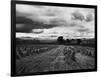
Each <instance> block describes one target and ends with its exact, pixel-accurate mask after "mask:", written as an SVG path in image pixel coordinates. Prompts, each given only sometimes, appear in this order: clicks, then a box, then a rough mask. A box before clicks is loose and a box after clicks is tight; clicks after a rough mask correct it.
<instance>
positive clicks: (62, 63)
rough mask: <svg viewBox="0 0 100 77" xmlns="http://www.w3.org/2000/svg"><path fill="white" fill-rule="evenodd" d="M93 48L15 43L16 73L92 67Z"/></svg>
mask: <svg viewBox="0 0 100 77" xmlns="http://www.w3.org/2000/svg"><path fill="white" fill-rule="evenodd" d="M94 67H95V49H94V48H92V47H87V46H77V45H76V46H75V45H17V46H16V73H17V74H24V73H25V74H26V73H35V72H48V71H68V70H78V69H94Z"/></svg>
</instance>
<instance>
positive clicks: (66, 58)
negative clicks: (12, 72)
mask: <svg viewBox="0 0 100 77" xmlns="http://www.w3.org/2000/svg"><path fill="white" fill-rule="evenodd" d="M94 19H95V10H94V9H92V8H78V7H60V6H59V7H58V6H43V5H41V6H40V5H26V4H16V73H17V74H29V73H33V74H35V73H38V72H50V71H70V70H82V69H94V68H95V20H94Z"/></svg>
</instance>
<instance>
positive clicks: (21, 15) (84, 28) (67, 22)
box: [16, 4, 95, 39]
mask: <svg viewBox="0 0 100 77" xmlns="http://www.w3.org/2000/svg"><path fill="white" fill-rule="evenodd" d="M94 28H95V12H94V9H93V8H76V7H59V6H43V5H26V4H16V37H17V38H22V37H30V38H40V39H57V38H58V37H59V36H63V37H64V38H65V39H67V38H73V39H74V38H94V35H95V33H94V32H95V31H94V30H95V29H94Z"/></svg>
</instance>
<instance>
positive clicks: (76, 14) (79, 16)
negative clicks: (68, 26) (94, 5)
mask: <svg viewBox="0 0 100 77" xmlns="http://www.w3.org/2000/svg"><path fill="white" fill-rule="evenodd" d="M72 17H73V19H74V20H80V21H82V20H84V19H85V18H84V15H83V14H82V13H80V12H79V11H75V12H74V13H72Z"/></svg>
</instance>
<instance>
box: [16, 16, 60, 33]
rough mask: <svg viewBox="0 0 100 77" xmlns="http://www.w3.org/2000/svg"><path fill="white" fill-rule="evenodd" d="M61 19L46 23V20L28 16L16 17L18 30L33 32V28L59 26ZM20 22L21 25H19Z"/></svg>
mask: <svg viewBox="0 0 100 77" xmlns="http://www.w3.org/2000/svg"><path fill="white" fill-rule="evenodd" d="M57 22H59V21H57V20H56V21H55V20H54V21H52V23H49V24H45V23H44V22H40V21H36V20H32V19H29V18H26V17H22V16H20V17H16V32H31V31H32V29H44V28H46V29H48V28H52V27H55V26H58V25H59V23H58V24H57ZM19 24H20V25H19Z"/></svg>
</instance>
